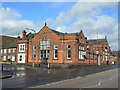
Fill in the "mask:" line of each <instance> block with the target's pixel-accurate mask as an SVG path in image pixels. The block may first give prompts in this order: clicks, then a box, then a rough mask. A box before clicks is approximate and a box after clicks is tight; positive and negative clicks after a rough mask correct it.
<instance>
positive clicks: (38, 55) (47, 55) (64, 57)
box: [17, 24, 111, 66]
mask: <svg viewBox="0 0 120 90" xmlns="http://www.w3.org/2000/svg"><path fill="white" fill-rule="evenodd" d="M97 50H98V51H99V52H97ZM110 55H111V54H110V47H109V44H108V42H107V38H106V37H105V39H97V40H87V37H85V36H84V34H83V32H82V30H80V32H79V33H62V32H58V31H56V30H52V29H50V28H49V27H47V26H46V24H45V26H44V27H43V28H42V29H41V30H40V31H39V32H38V33H36V34H31V33H29V34H27V35H26V31H23V32H22V39H21V40H19V41H18V42H17V63H30V62H35V63H41V62H43V61H45V59H47V61H48V62H49V63H50V65H51V66H52V65H81V64H86V65H89V64H90V65H94V64H96V65H97V64H99V65H100V64H103V63H106V61H109V60H110Z"/></svg>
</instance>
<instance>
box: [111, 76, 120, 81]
mask: <svg viewBox="0 0 120 90" xmlns="http://www.w3.org/2000/svg"><path fill="white" fill-rule="evenodd" d="M119 76H120V75H119ZM116 77H118V75H115V76H112V77H111V78H109V80H112V79H114V78H116Z"/></svg>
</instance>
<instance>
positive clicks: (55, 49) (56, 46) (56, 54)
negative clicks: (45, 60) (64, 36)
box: [54, 45, 58, 59]
mask: <svg viewBox="0 0 120 90" xmlns="http://www.w3.org/2000/svg"><path fill="white" fill-rule="evenodd" d="M54 59H58V45H54Z"/></svg>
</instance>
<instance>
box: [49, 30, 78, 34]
mask: <svg viewBox="0 0 120 90" xmlns="http://www.w3.org/2000/svg"><path fill="white" fill-rule="evenodd" d="M50 30H52V31H53V32H54V33H56V34H57V35H73V34H74V35H77V34H79V33H62V32H59V31H56V30H53V29H50Z"/></svg>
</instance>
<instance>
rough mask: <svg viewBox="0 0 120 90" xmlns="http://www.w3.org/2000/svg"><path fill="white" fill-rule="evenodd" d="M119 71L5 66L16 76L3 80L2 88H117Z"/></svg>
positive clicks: (114, 66)
mask: <svg viewBox="0 0 120 90" xmlns="http://www.w3.org/2000/svg"><path fill="white" fill-rule="evenodd" d="M117 69H118V65H108V66H104V67H102V66H90V67H80V68H72V69H43V68H30V67H25V66H16V65H4V70H5V71H7V70H8V71H11V72H13V73H14V75H13V77H12V78H8V79H3V80H2V88H31V87H51V88H52V87H55V88H61V87H72V88H77V87H79V88H80V87H86V88H90V87H91V88H94V87H95V88H98V87H107V88H108V86H109V85H110V84H112V85H110V86H109V87H117V86H118V85H117V79H118V76H117V75H118V72H117ZM110 78H111V79H110ZM109 79H110V80H109ZM69 80H70V81H69ZM68 81H69V82H68ZM66 82H67V83H66ZM50 83H52V84H53V85H51V84H50ZM57 83H59V84H57ZM46 84H48V85H46ZM54 84H55V85H54ZM41 85H43V86H41Z"/></svg>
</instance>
